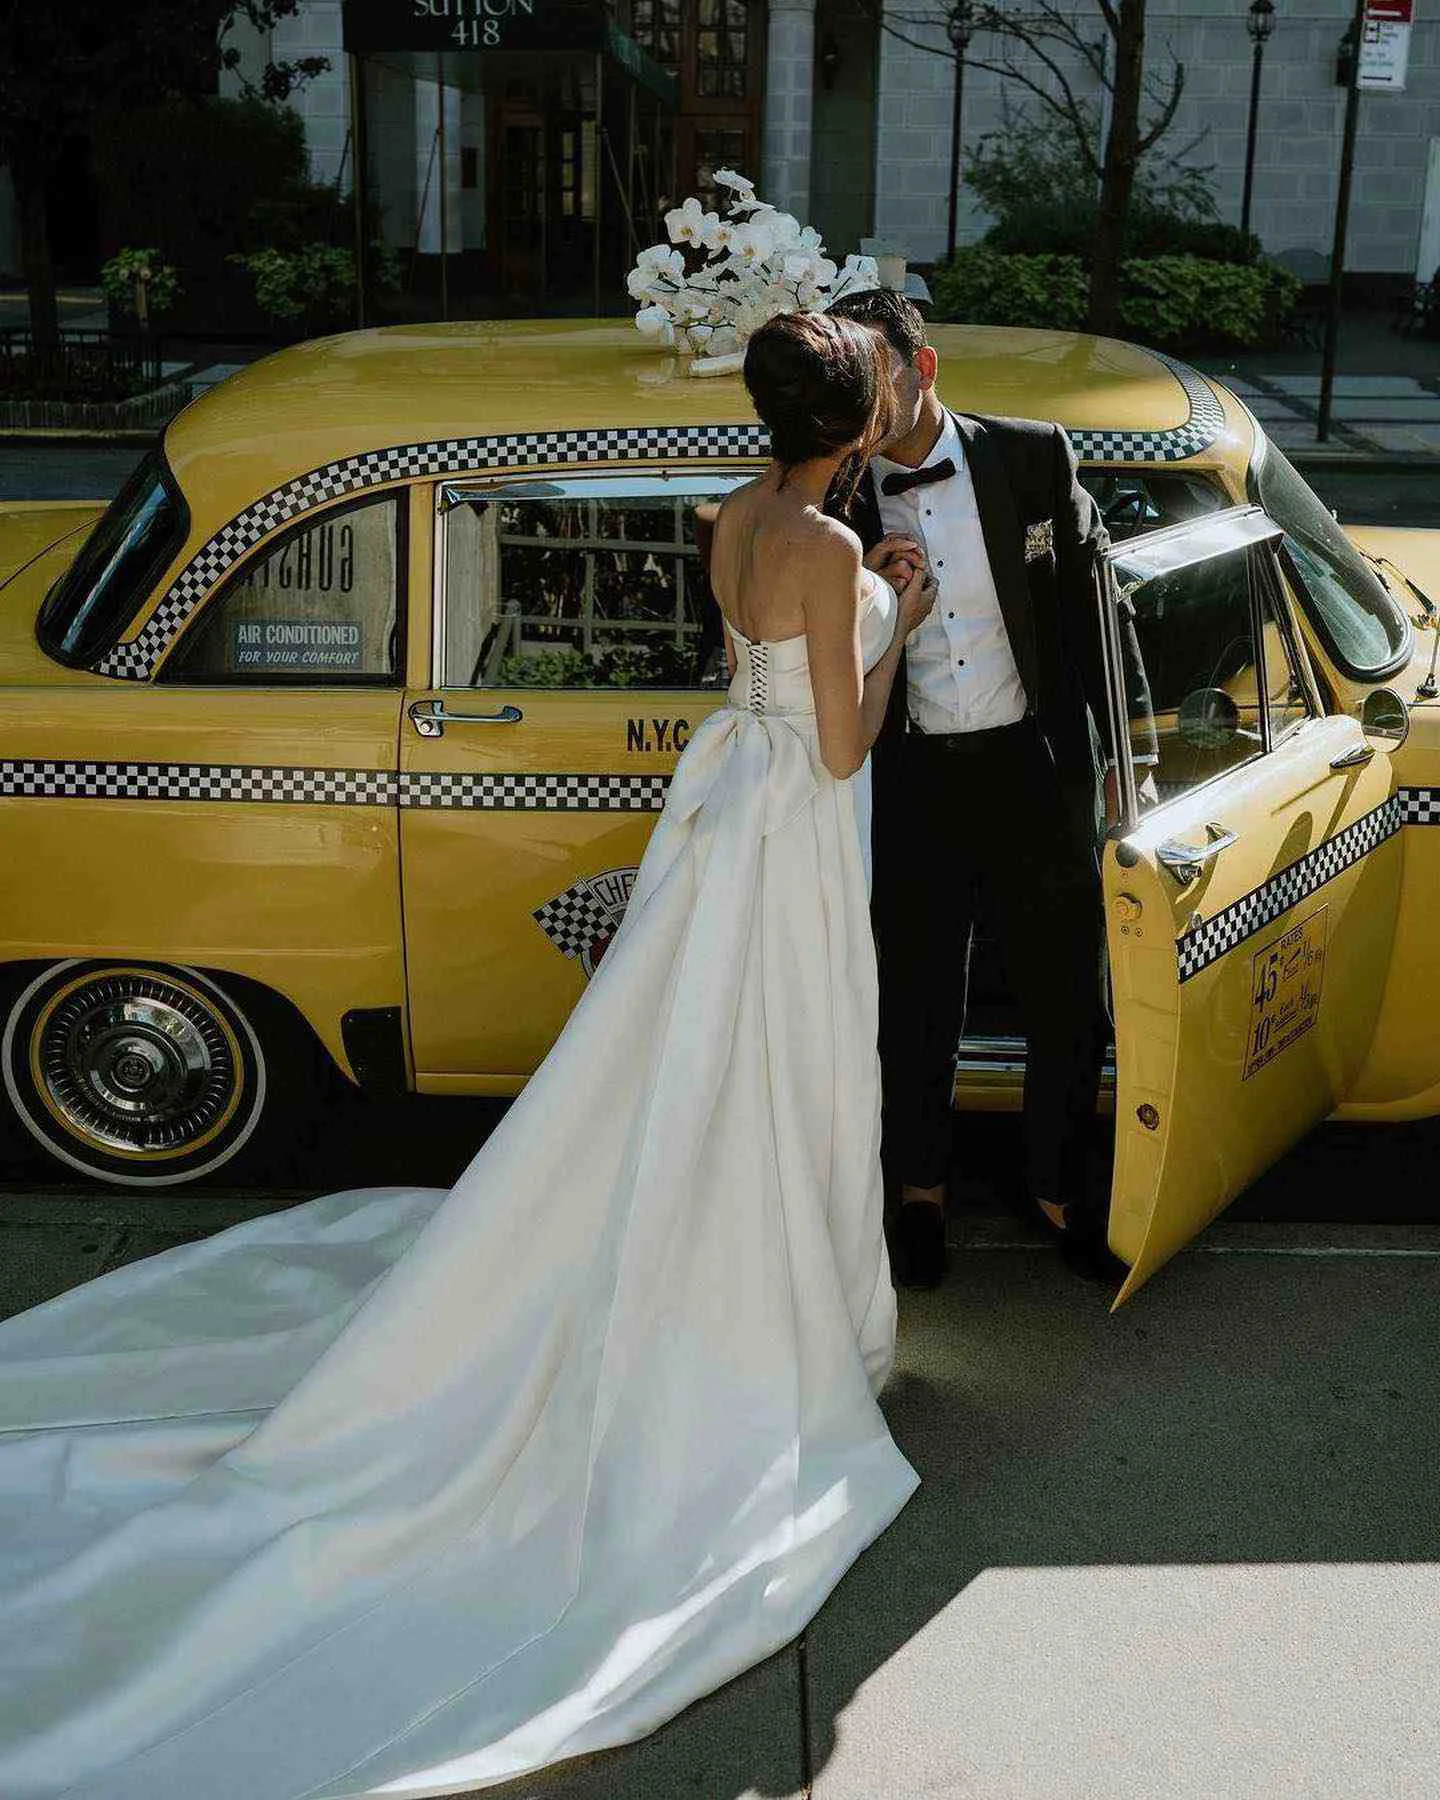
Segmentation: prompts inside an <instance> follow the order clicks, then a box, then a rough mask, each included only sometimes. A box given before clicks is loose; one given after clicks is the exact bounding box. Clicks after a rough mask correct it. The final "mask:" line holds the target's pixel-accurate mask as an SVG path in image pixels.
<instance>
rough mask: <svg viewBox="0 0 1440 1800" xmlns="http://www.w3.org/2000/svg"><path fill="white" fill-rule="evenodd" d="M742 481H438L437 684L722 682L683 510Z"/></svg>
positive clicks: (690, 512)
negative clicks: (471, 484)
mask: <svg viewBox="0 0 1440 1800" xmlns="http://www.w3.org/2000/svg"><path fill="white" fill-rule="evenodd" d="M750 478H751V476H750V474H749V473H748V472H746V473H743V474H741V473H736V474H732V475H727V474H718V473H717V474H714V475H694V474H687V475H683V476H674V477H668V478H667V477H664V476H660V475H639V474H637V475H633V476H632V475H626V476H610V477H592V478H584V477H577V478H576V479H574V480H573V481H551V482H546V481H532V482H516V483H507V484H505V485H504V486H500V487H490V488H468V489H467V488H465V487H464V486H463V485H456V486H454V487H447V488H445V489H443V490H442V494H441V509H442V517H443V521H444V554H443V583H442V587H441V593H440V610H441V613H442V619H441V622H440V627H439V630H438V631H437V637H438V639H439V641H440V643H441V644H442V646H443V652H442V659H441V668H440V673H439V681H440V685H441V686H444V687H485V688H555V689H566V688H675V687H723V686H724V685H725V683H726V682H727V681H728V675H727V674H726V670H725V653H724V644H723V641H722V638H721V633H720V619H719V613H718V611H717V609H716V607H715V603H714V600H713V598H712V596H711V594H710V586H709V581H708V579H707V577H706V574H705V568H704V562H703V559H702V557H701V554H700V546H699V544H698V542H697V538H696V517H695V509H696V507H697V506H698V505H701V504H703V503H704V502H707V501H715V500H719V499H721V498H723V496H724V495H725V494H726V493H727V492H728V491H729V490H730V489H731V488H733V487H735V486H738V485H739V484H740V483H741V482H743V481H746V480H749V479H750Z"/></svg>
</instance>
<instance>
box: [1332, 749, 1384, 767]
mask: <svg viewBox="0 0 1440 1800" xmlns="http://www.w3.org/2000/svg"><path fill="white" fill-rule="evenodd" d="M1374 755H1375V746H1374V745H1373V744H1352V745H1351V747H1350V748H1349V749H1348V750H1342V751H1341V752H1340V754H1339V755H1338V756H1332V757H1331V758H1330V767H1331V768H1332V769H1363V768H1364V767H1365V765H1366V763H1368V762H1369V761H1370V760H1371V758H1372V757H1373V756H1374Z"/></svg>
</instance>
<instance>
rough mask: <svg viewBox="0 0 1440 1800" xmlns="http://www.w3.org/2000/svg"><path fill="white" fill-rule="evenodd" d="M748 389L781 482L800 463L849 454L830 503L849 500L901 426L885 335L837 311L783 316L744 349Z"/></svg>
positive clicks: (763, 330)
mask: <svg viewBox="0 0 1440 1800" xmlns="http://www.w3.org/2000/svg"><path fill="white" fill-rule="evenodd" d="M745 386H746V387H747V388H748V389H749V392H750V398H751V400H752V401H753V403H754V406H755V410H756V412H757V413H759V415H760V417H761V419H762V420H763V421H764V423H765V424H766V425H767V426H768V427H769V430H770V454H771V455H772V456H773V457H774V458H775V460H776V462H778V463H779V464H780V465H781V467H782V469H783V471H784V473H783V474H782V476H781V485H782V486H783V485H784V479H785V475H786V474H788V473H789V471H790V470H791V469H792V468H794V467H795V465H796V464H798V463H803V462H809V461H811V460H812V459H813V458H815V457H817V456H833V455H834V454H835V452H836V451H837V450H846V451H848V452H849V455H848V456H847V458H846V460H845V462H844V464H842V466H841V468H840V470H839V472H838V474H837V476H836V479H835V483H834V486H833V487H832V489H831V499H832V500H834V501H838V502H839V503H840V504H841V505H842V506H843V505H844V504H845V503H846V502H848V500H849V499H850V496H851V495H852V494H853V493H854V491H855V484H856V482H858V481H859V479H860V476H861V473H862V471H863V470H864V467H865V464H866V462H867V461H868V459H869V457H870V456H871V454H872V452H873V451H874V450H875V449H876V448H877V447H878V446H879V445H880V444H881V443H883V442H884V440H885V439H886V438H887V437H888V436H889V435H890V433H891V431H892V430H893V429H894V424H895V395H894V390H893V389H892V387H891V385H890V370H889V364H888V361H887V358H886V355H885V346H884V343H883V341H882V339H881V337H880V335H879V333H878V332H874V331H871V330H870V329H869V327H868V326H865V325H858V324H856V323H855V321H854V320H853V319H842V318H840V317H838V316H837V315H836V314H834V313H813V312H791V313H780V314H778V315H777V316H776V317H775V318H773V319H771V320H770V321H769V323H768V324H765V325H762V326H761V327H760V329H759V330H758V331H757V332H756V333H755V334H754V336H753V337H752V338H751V339H750V341H749V343H748V344H747V345H746V346H745Z"/></svg>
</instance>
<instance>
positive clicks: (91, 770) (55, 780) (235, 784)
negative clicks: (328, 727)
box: [0, 761, 395, 806]
mask: <svg viewBox="0 0 1440 1800" xmlns="http://www.w3.org/2000/svg"><path fill="white" fill-rule="evenodd" d="M6 796H16V797H24V798H28V799H57V800H231V801H245V800H268V801H279V802H281V803H284V804H300V805H314V806H393V805H394V804H395V777H394V776H393V775H392V774H391V773H390V772H389V771H388V770H386V769H277V768H261V767H257V766H252V765H251V764H248V763H142V762H131V763H107V762H35V761H28V762H20V761H7V762H0V797H6Z"/></svg>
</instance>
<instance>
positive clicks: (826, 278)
mask: <svg viewBox="0 0 1440 1800" xmlns="http://www.w3.org/2000/svg"><path fill="white" fill-rule="evenodd" d="M785 279H786V280H787V281H795V282H803V283H805V285H806V286H809V287H829V285H830V283H831V282H832V281H833V280H834V279H835V265H834V263H833V262H831V261H830V259H829V257H827V256H814V255H809V254H794V255H790V256H787V257H786V258H785Z"/></svg>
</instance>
